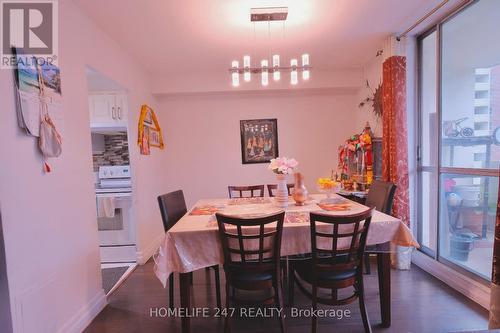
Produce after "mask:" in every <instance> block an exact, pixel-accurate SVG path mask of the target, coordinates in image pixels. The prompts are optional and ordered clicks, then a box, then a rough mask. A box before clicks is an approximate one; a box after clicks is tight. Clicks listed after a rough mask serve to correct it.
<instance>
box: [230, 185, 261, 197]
mask: <svg viewBox="0 0 500 333" xmlns="http://www.w3.org/2000/svg"><path fill="white" fill-rule="evenodd" d="M227 189H228V191H229V198H231V199H232V198H255V197H263V196H264V185H251V186H233V185H231V186H228V187H227ZM246 192H249V194H250V196H247V195H246ZM236 194H237V195H238V196H236Z"/></svg>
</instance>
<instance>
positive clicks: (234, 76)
mask: <svg viewBox="0 0 500 333" xmlns="http://www.w3.org/2000/svg"><path fill="white" fill-rule="evenodd" d="M238 67H239V63H238V61H237V60H234V61H233V62H232V63H231V68H232V71H233V72H232V74H231V77H232V83H233V87H238V86H239V85H240V74H239V73H238Z"/></svg>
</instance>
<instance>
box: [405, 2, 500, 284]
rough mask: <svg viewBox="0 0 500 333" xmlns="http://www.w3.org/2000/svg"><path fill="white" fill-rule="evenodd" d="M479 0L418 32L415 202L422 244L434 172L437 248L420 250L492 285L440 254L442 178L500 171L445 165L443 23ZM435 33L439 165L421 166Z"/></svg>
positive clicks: (463, 5) (481, 281) (484, 278)
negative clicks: (429, 46)
mask: <svg viewBox="0 0 500 333" xmlns="http://www.w3.org/2000/svg"><path fill="white" fill-rule="evenodd" d="M478 2H479V0H470V1H466V2H465V3H462V4H461V5H460V6H458V7H457V8H456V9H454V10H453V11H452V12H451V13H450V14H448V15H447V16H445V17H444V18H442V19H440V20H439V21H438V22H437V23H434V24H432V25H431V26H430V27H429V28H428V29H426V30H425V31H423V32H422V33H421V34H419V35H418V36H417V38H416V46H417V71H416V74H417V99H416V110H417V124H416V135H417V140H416V142H417V149H416V150H415V156H414V158H415V161H416V166H417V168H416V169H417V170H416V171H417V173H416V174H417V179H416V185H417V186H416V188H415V191H416V193H415V196H414V198H415V199H414V200H415V201H416V210H417V212H416V213H417V214H416V215H417V221H418V222H417V240H418V242H419V243H421V241H422V228H423V225H422V223H421V221H422V200H421V196H422V194H423V192H422V178H423V177H422V173H423V172H429V173H431V172H435V173H436V175H437V179H438V184H437V186H438V188H437V191H438V193H437V211H436V218H437V221H435V222H436V230H435V232H436V240H437V241H436V250H432V249H431V248H429V247H427V246H423V245H421V247H420V248H419V249H418V250H419V251H420V252H422V253H423V254H425V255H427V256H429V257H430V258H432V259H434V260H436V261H437V262H440V263H442V264H444V265H446V266H448V267H450V268H452V269H453V270H455V271H457V272H459V273H460V274H463V275H465V276H467V277H469V278H471V279H473V280H475V281H477V282H479V283H481V284H483V285H485V286H489V285H490V277H488V278H486V277H485V276H483V275H482V274H480V273H477V272H476V273H475V272H473V271H472V270H468V269H467V268H464V267H462V266H460V265H458V264H455V263H453V262H452V261H450V260H449V259H447V258H445V257H443V256H441V249H440V248H441V245H440V243H441V242H440V236H441V235H440V229H441V228H440V227H441V197H442V184H441V177H442V175H443V174H463V175H470V176H485V177H497V178H499V179H500V177H499V173H498V170H496V169H486V168H462V167H443V166H442V155H441V153H442V131H443V128H442V127H443V124H442V94H441V92H442V91H441V90H442V88H441V87H442V71H441V69H442V62H443V59H442V46H443V42H442V26H443V24H445V23H447V22H448V21H450V20H452V19H453V18H454V17H455V16H457V15H458V14H460V13H462V12H463V11H465V10H467V9H468V8H469V7H470V6H472V5H474V4H476V3H478ZM434 32H436V76H435V78H436V113H437V122H438V124H437V126H436V128H434V129H433V130H434V131H437V133H435V134H437V136H436V137H437V138H438V147H437V154H438V160H437V161H436V166H435V167H434V166H424V165H422V156H421V152H422V141H423V140H422V138H423V136H422V126H423V124H422V111H423V110H422V103H421V100H422V99H421V98H422V86H423V82H422V67H423V66H422V51H423V50H422V44H423V43H422V42H423V40H424V39H425V38H426V37H428V36H429V35H430V34H432V33H434Z"/></svg>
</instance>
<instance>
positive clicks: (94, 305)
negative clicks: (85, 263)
mask: <svg viewBox="0 0 500 333" xmlns="http://www.w3.org/2000/svg"><path fill="white" fill-rule="evenodd" d="M107 304H108V302H107V300H106V295H105V294H104V290H103V289H101V290H100V291H99V293H97V295H95V297H94V298H93V299H92V300H91V301H90V302H89V303H88V304H87V305H85V306H83V307H82V308H81V309H80V311H78V312H77V313H76V314H75V315H74V316H72V317H71V318H70V319H69V320H68V321H66V323H65V324H64V325H63V326H62V327H61V328H60V329H59V330H57V333H81V332H82V331H83V330H84V329H85V328H86V327H87V326H88V325H89V324H90V322H92V320H93V319H94V318H95V317H96V316H97V315H98V314H99V312H101V311H102V309H104V307H105V306H106V305H107Z"/></svg>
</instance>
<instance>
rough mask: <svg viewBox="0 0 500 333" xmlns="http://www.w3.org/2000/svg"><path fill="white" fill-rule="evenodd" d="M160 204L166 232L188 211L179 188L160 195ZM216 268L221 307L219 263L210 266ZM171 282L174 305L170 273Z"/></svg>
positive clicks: (171, 297) (171, 301)
mask: <svg viewBox="0 0 500 333" xmlns="http://www.w3.org/2000/svg"><path fill="white" fill-rule="evenodd" d="M158 204H159V206H160V213H161V218H162V220H163V228H164V230H165V232H167V231H169V230H170V228H172V227H173V226H174V225H175V224H176V223H177V222H178V221H179V220H180V219H181V218H182V217H183V216H184V215H185V214H186V213H187V207H186V201H185V199H184V192H183V191H182V190H177V191H174V192H170V193H167V194H163V195H160V196H159V197H158ZM210 268H211V269H213V270H214V274H215V291H216V298H217V307H218V308H220V307H221V297H220V274H219V265H214V266H211V267H210ZM192 281H193V274H192V273H191V282H192ZM168 283H169V307H170V308H171V309H172V308H173V307H174V274H173V273H172V274H170V276H169V278H168Z"/></svg>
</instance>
